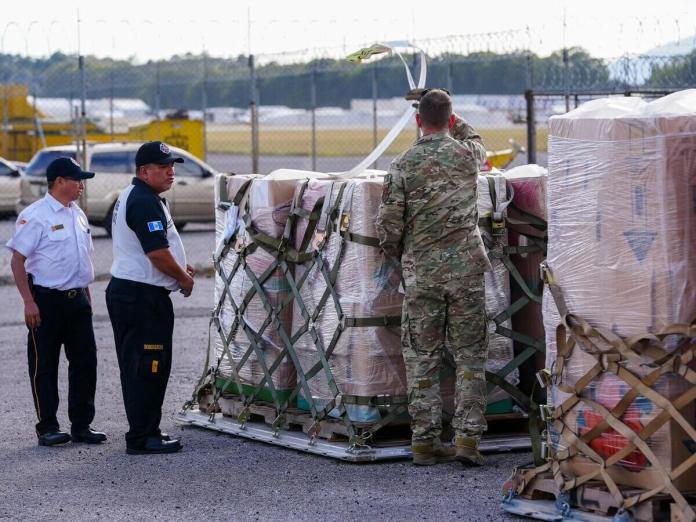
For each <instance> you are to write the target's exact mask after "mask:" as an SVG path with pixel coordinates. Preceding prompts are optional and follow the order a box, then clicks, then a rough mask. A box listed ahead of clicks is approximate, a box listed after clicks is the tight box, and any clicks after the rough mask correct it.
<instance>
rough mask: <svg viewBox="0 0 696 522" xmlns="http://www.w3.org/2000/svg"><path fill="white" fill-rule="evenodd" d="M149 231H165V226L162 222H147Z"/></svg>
mask: <svg viewBox="0 0 696 522" xmlns="http://www.w3.org/2000/svg"><path fill="white" fill-rule="evenodd" d="M147 229H148V230H149V231H150V232H156V231H158V230H164V226H163V225H162V222H161V221H148V222H147Z"/></svg>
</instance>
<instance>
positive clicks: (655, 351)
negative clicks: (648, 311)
mask: <svg viewBox="0 0 696 522" xmlns="http://www.w3.org/2000/svg"><path fill="white" fill-rule="evenodd" d="M545 278H546V280H547V283H548V287H549V290H550V294H551V295H552V297H553V301H554V303H555V305H556V307H557V309H558V311H559V314H560V317H561V324H560V325H559V326H558V328H557V330H556V343H557V358H556V360H555V363H554V364H553V366H552V368H551V369H550V370H544V371H542V372H540V374H539V375H540V380H542V381H544V382H545V383H546V384H547V385H548V386H549V387H550V388H551V389H552V396H553V401H554V405H553V406H551V405H549V406H543V407H542V408H541V409H542V412H541V413H542V418H543V419H544V420H545V421H546V425H547V429H546V431H545V433H544V435H545V441H544V443H543V450H542V455H543V457H544V459H545V460H546V462H545V463H543V464H540V465H539V466H537V467H534V468H529V469H526V470H517V471H516V474H513V477H514V478H513V480H512V482H511V483H510V484H508V486H509V487H510V488H511V489H510V490H509V492H508V493H509V494H512V495H525V494H526V495H530V494H533V491H534V490H536V491H545V492H547V493H548V492H549V491H548V489H549V488H548V485H547V486H543V480H542V481H541V482H540V481H539V479H542V478H543V477H544V476H546V477H548V476H549V475H550V476H551V477H552V479H553V483H554V484H555V488H554V491H553V493H554V495H555V496H556V499H557V505H559V502H561V503H562V504H563V505H565V506H570V505H572V504H577V505H579V507H584V508H588V507H589V508H592V507H600V506H602V505H604V509H606V508H607V506H608V507H609V508H610V509H616V508H619V509H624V510H628V509H632V508H637V507H639V506H641V505H644V504H645V503H648V502H649V501H652V500H654V501H656V502H657V501H661V500H662V499H663V498H670V499H671V501H673V502H674V504H676V510H677V511H676V512H678V513H679V517H681V518H678V519H679V520H690V521H693V520H696V512H695V511H694V498H695V496H694V494H696V479H695V478H694V477H695V476H696V428H695V427H694V418H695V415H694V399H695V398H696V372H695V371H694V368H695V367H696V366H695V364H694V363H695V356H696V320H694V321H693V322H691V323H690V324H673V325H669V326H666V327H664V328H662V329H661V330H659V331H658V332H656V333H650V334H648V333H645V334H641V335H635V336H632V337H628V338H626V337H620V336H618V335H616V334H615V333H614V332H612V331H611V330H610V329H608V328H601V327H593V326H591V325H590V324H589V323H588V322H587V321H585V320H584V319H582V318H581V317H578V316H577V315H575V314H573V313H571V312H569V311H568V309H567V307H566V303H565V300H564V297H563V294H562V292H561V289H560V287H559V286H558V284H557V283H556V282H555V280H554V278H553V275H552V273H551V271H550V269H548V268H547V267H546V268H545ZM580 367H582V368H583V369H584V371H582V372H578V368H580ZM597 394H599V395H600V396H601V397H604V400H602V401H601V402H600V400H599V399H596V398H595V396H596V395H597ZM608 397H609V398H611V399H612V400H611V401H610V402H611V403H610V404H608V403H607V400H606V399H607V398H608ZM546 482H549V481H546ZM587 488H591V489H592V490H593V491H594V492H595V493H590V494H588V493H587ZM597 491H605V492H606V495H609V500H608V501H607V502H601V501H598V502H596V503H595V504H594V505H591V503H588V505H587V506H584V505H583V504H582V499H583V498H585V497H588V498H589V497H590V496H592V495H594V498H595V499H601V496H597V493H596V492H597ZM611 501H613V505H611V504H612V502H611ZM654 509H655V510H656V512H657V511H658V509H657V507H655V508H654ZM652 510H653V508H651V510H650V511H651V512H652ZM672 511H673V512H675V507H672ZM639 518H641V517H639ZM641 519H642V518H641ZM649 519H650V520H652V518H649ZM673 520H674V518H673Z"/></svg>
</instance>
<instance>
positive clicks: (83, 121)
mask: <svg viewBox="0 0 696 522" xmlns="http://www.w3.org/2000/svg"><path fill="white" fill-rule="evenodd" d="M79 67H80V86H81V89H80V91H81V92H80V142H81V144H82V151H81V152H82V158H81V159H82V168H83V169H87V168H89V165H87V110H86V106H87V76H86V72H85V57H84V56H82V55H80V56H79ZM80 207H81V208H82V210H83V211H84V212H85V213H87V184H86V183H85V186H84V190H83V191H82V195H81V196H80Z"/></svg>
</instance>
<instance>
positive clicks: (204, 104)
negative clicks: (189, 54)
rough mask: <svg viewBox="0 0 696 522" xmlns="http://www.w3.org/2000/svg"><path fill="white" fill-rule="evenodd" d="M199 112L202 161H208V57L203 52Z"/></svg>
mask: <svg viewBox="0 0 696 522" xmlns="http://www.w3.org/2000/svg"><path fill="white" fill-rule="evenodd" d="M201 112H202V113H203V160H204V161H208V117H207V114H206V113H207V112H208V55H207V54H206V52H205V51H203V89H202V90H201Z"/></svg>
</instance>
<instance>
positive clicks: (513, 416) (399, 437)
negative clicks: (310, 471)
mask: <svg viewBox="0 0 696 522" xmlns="http://www.w3.org/2000/svg"><path fill="white" fill-rule="evenodd" d="M198 408H199V410H200V411H207V412H209V413H213V396H212V395H210V394H207V395H203V396H202V397H201V399H200V401H199V404H198ZM243 410H244V405H243V404H242V403H241V401H240V400H239V398H238V397H236V396H223V397H221V398H220V399H218V408H217V409H216V411H215V413H221V414H222V415H224V416H227V417H232V418H234V419H237V418H238V417H239V415H240V414H241V413H242V412H243ZM247 413H248V417H247V420H248V421H249V422H260V423H264V424H267V425H268V426H273V425H274V423H275V422H276V420H277V413H276V410H275V408H274V407H273V406H272V405H268V404H265V403H255V404H252V405H250V406H249V408H248V412H247ZM487 421H488V425H489V429H488V433H489V434H506V435H507V434H511V433H516V434H524V435H527V434H528V433H529V432H528V430H527V418H526V416H525V415H523V414H521V413H508V414H502V415H491V416H489V417H487ZM352 425H353V427H354V428H355V429H356V431H357V432H358V433H360V432H361V431H364V430H367V429H369V428H370V427H371V426H372V425H371V424H362V423H356V422H354V423H352ZM280 428H281V429H283V430H285V431H297V432H302V433H304V434H305V435H308V436H316V437H318V438H321V439H324V440H327V441H329V442H333V441H347V440H348V439H349V437H350V432H349V428H348V426H347V425H346V423H345V422H344V421H343V420H341V419H334V418H326V419H323V420H322V421H321V422H320V423H319V426H318V428H319V431H318V432H316V429H317V426H316V425H315V422H314V420H313V419H312V417H311V415H310V414H309V412H307V411H305V410H300V409H293V408H289V409H288V410H286V411H285V413H284V419H283V423H282V425H281V426H280ZM443 430H444V431H445V433H443V438H444V439H451V438H452V437H453V436H454V433H452V432H451V427H450V426H449V424H448V423H445V426H443ZM370 440H371V445H373V446H376V447H387V446H399V445H403V444H410V441H411V428H410V426H409V424H407V423H404V422H403V420H402V421H400V422H398V423H394V424H390V425H387V426H384V427H383V428H380V429H379V430H378V431H377V432H376V433H375V435H374V437H373V438H371V439H370Z"/></svg>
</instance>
